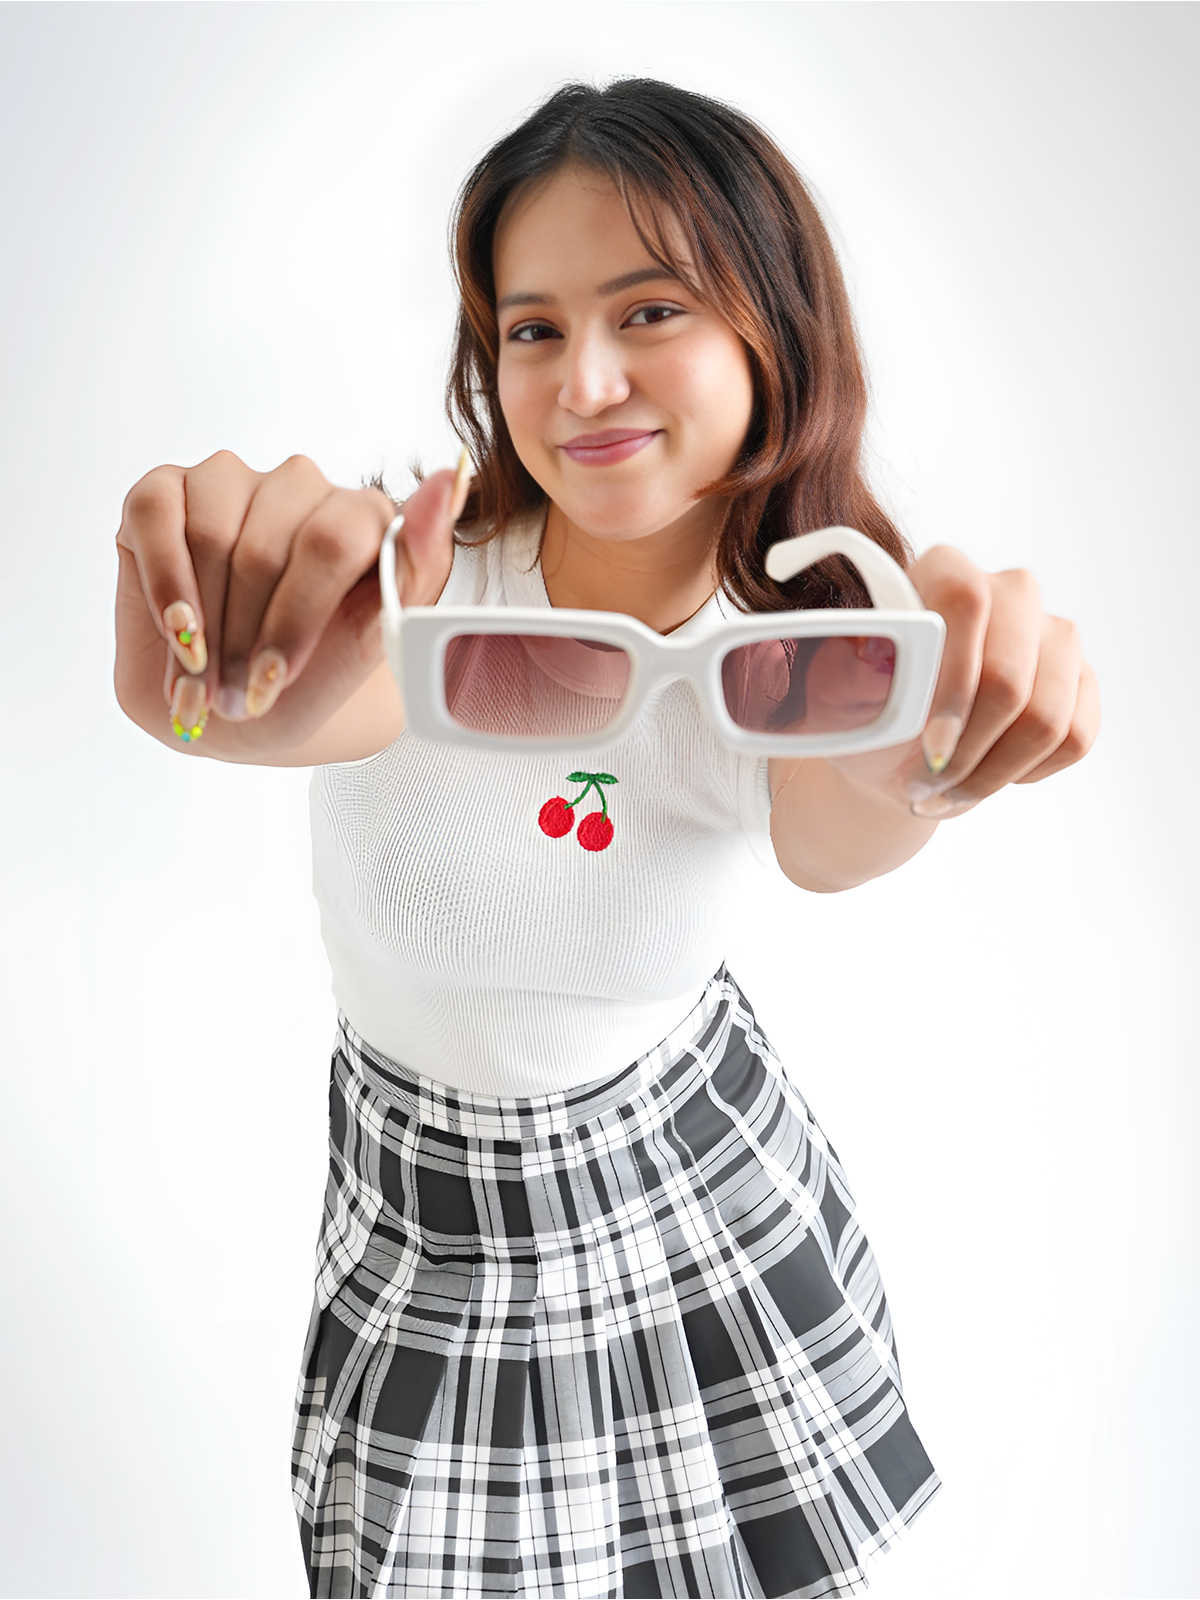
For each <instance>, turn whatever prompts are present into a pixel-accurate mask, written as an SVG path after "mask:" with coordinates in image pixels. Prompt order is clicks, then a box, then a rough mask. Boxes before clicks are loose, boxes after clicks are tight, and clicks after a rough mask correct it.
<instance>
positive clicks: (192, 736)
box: [171, 711, 208, 744]
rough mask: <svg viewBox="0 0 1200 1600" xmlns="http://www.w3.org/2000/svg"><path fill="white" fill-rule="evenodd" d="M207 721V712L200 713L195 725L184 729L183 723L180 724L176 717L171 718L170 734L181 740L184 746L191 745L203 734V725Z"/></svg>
mask: <svg viewBox="0 0 1200 1600" xmlns="http://www.w3.org/2000/svg"><path fill="white" fill-rule="evenodd" d="M207 721H208V712H207V711H202V712H201V713H200V716H199V718H198V719H197V721H196V722H195V724H194V725H193V726H192V727H190V728H185V727H184V725H183V723H182V722H180V720H179V718H178V717H172V718H171V732H172V733H173V734H174V735H175V737H176V738H177V739H182V740H183V742H184V744H191V743H193V741H194V740H196V739H199V738H200V737H201V735H202V734H203V732H204V725H205V723H206V722H207Z"/></svg>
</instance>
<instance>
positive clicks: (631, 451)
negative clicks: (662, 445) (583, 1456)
mask: <svg viewBox="0 0 1200 1600" xmlns="http://www.w3.org/2000/svg"><path fill="white" fill-rule="evenodd" d="M661 431H662V430H661V429H659V428H606V429H605V430H604V432H603V433H580V434H576V436H575V438H574V439H568V440H567V442H566V443H565V444H561V445H559V449H560V450H561V451H562V452H563V454H564V455H566V456H570V458H571V460H572V461H578V462H579V463H580V464H581V465H583V466H587V467H607V466H612V465H614V464H615V463H616V462H618V461H627V460H628V459H629V457H630V456H634V455H636V454H637V453H638V451H639V450H644V449H645V448H646V446H647V445H648V444H651V443H653V441H654V440H655V439H657V438H658V435H659V433H660V432H661Z"/></svg>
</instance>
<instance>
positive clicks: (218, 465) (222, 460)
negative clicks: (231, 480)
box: [192, 450, 250, 473]
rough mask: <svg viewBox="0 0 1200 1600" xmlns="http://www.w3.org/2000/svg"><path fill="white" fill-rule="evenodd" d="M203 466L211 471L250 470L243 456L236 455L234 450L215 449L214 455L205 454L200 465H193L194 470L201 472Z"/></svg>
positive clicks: (242, 471) (241, 471)
mask: <svg viewBox="0 0 1200 1600" xmlns="http://www.w3.org/2000/svg"><path fill="white" fill-rule="evenodd" d="M201 468H203V469H204V470H206V471H211V472H231V473H232V472H237V473H249V472H250V468H249V467H248V466H247V465H246V463H245V462H244V461H243V460H242V458H241V456H239V455H235V454H234V452H233V451H232V450H214V451H213V453H212V455H210V456H205V458H204V460H203V461H201V462H200V463H199V466H195V467H193V468H192V471H193V472H199V471H200V470H201Z"/></svg>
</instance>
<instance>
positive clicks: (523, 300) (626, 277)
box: [496, 267, 680, 311]
mask: <svg viewBox="0 0 1200 1600" xmlns="http://www.w3.org/2000/svg"><path fill="white" fill-rule="evenodd" d="M654 282H660V283H662V282H671V283H678V282H680V279H679V278H678V276H677V275H676V274H675V273H674V272H668V271H667V269H666V268H665V267H638V268H637V270H636V271H634V272H623V273H622V274H621V276H620V277H619V278H609V279H608V280H607V281H606V282H605V283H598V284H597V285H596V288H595V293H596V294H598V295H609V294H620V293H622V291H623V290H625V289H636V288H637V286H638V284H639V283H654ZM554 303H555V297H554V296H553V295H552V294H537V293H536V292H535V291H534V290H532V289H516V290H514V292H513V293H512V294H506V295H505V296H504V298H503V299H502V300H497V302H496V310H497V311H507V310H509V309H510V307H512V306H552V305H553V304H554Z"/></svg>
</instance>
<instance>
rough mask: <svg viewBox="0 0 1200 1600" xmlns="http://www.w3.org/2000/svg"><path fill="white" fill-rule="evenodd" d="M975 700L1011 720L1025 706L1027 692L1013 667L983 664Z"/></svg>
mask: <svg viewBox="0 0 1200 1600" xmlns="http://www.w3.org/2000/svg"><path fill="white" fill-rule="evenodd" d="M977 698H978V699H979V700H982V701H983V702H984V703H985V704H986V705H987V706H988V707H989V708H990V709H991V710H993V711H996V712H999V713H1001V714H1002V715H1004V716H1005V717H1008V718H1009V719H1011V718H1013V717H1015V716H1016V715H1017V714H1018V713H1019V712H1020V711H1021V710H1022V708H1023V707H1024V706H1025V703H1026V700H1027V699H1028V690H1027V687H1026V685H1025V684H1024V683H1023V682H1022V680H1021V676H1020V674H1019V673H1018V672H1017V671H1016V670H1015V669H1014V668H1013V667H1011V666H1008V665H1006V664H1004V665H997V664H991V665H989V664H987V663H985V664H984V667H983V670H982V671H981V672H980V675H979V689H978V693H977Z"/></svg>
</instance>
